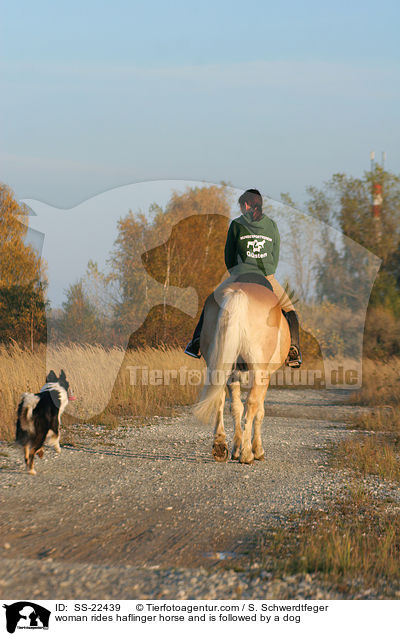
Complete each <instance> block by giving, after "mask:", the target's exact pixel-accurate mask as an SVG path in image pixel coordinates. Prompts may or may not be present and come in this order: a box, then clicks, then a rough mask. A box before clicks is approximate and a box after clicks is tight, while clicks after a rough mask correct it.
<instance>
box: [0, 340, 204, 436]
mask: <svg viewBox="0 0 400 636" xmlns="http://www.w3.org/2000/svg"><path fill="white" fill-rule="evenodd" d="M46 355H47V361H46ZM129 367H139V368H140V370H139V371H138V372H137V378H136V382H135V383H132V373H131V371H130V370H129ZM46 368H47V369H51V368H53V369H54V370H55V371H56V372H57V373H58V372H59V370H60V369H61V368H63V369H65V371H66V374H67V378H68V380H69V382H70V384H71V387H72V388H73V391H74V394H75V396H76V398H77V399H76V401H75V402H70V404H69V406H68V410H67V411H68V414H69V415H70V416H71V417H72V418H75V419H81V420H86V421H87V420H89V419H91V420H92V422H93V423H102V424H107V425H110V424H111V425H113V426H115V425H116V422H117V417H118V416H120V415H130V416H140V417H146V416H151V415H168V414H171V412H173V409H174V407H176V406H179V405H184V404H191V403H193V402H194V401H195V399H196V397H197V393H198V390H199V382H200V380H201V378H200V376H199V373H197V372H198V371H200V370H201V369H202V368H203V363H202V362H200V361H197V360H194V359H192V358H189V357H188V356H186V355H185V354H184V353H183V352H182V351H180V350H179V349H173V348H165V349H162V350H160V349H150V348H146V349H142V350H138V351H128V352H125V351H124V350H123V349H121V348H117V347H115V348H113V349H108V350H106V349H104V348H103V347H101V346H78V345H72V346H62V345H61V346H58V347H53V348H48V349H47V351H46V348H45V347H43V348H42V349H40V350H39V351H37V352H35V353H31V352H29V351H27V350H23V349H20V348H19V347H18V346H17V345H13V346H7V347H5V346H2V347H0V387H1V419H0V438H1V439H6V440H11V439H13V437H14V428H15V417H16V408H17V404H18V401H19V399H20V396H21V393H23V392H24V391H31V392H34V393H35V392H37V391H39V390H40V388H41V386H43V384H44V382H45V377H46ZM175 376H177V377H175Z"/></svg>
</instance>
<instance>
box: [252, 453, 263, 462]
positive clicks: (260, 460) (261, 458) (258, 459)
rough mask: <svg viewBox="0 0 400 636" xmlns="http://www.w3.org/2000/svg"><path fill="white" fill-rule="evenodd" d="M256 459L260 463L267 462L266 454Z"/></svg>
mask: <svg viewBox="0 0 400 636" xmlns="http://www.w3.org/2000/svg"><path fill="white" fill-rule="evenodd" d="M254 459H256V460H257V461H258V462H265V455H264V453H263V454H262V455H260V457H256V455H254Z"/></svg>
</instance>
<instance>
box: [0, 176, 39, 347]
mask: <svg viewBox="0 0 400 636" xmlns="http://www.w3.org/2000/svg"><path fill="white" fill-rule="evenodd" d="M27 222H28V210H27V208H26V207H25V206H24V205H20V204H18V202H17V201H16V200H15V197H14V194H13V192H12V191H11V190H10V188H9V187H8V186H6V185H4V184H0V339H1V340H2V341H3V342H7V341H9V340H10V339H13V340H16V341H17V342H18V343H19V344H20V345H28V346H30V347H31V348H33V345H34V343H35V342H42V341H44V340H45V339H46V316H45V309H46V299H45V290H46V281H45V277H44V264H43V262H42V260H41V258H40V256H39V255H38V254H37V253H36V251H35V250H34V249H33V247H32V246H30V245H29V244H27V243H26V242H25V239H26V234H27V229H28V228H27Z"/></svg>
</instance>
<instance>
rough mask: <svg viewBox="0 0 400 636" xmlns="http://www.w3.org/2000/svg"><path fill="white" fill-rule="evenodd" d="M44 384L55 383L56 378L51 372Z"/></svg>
mask: <svg viewBox="0 0 400 636" xmlns="http://www.w3.org/2000/svg"><path fill="white" fill-rule="evenodd" d="M46 382H57V376H56V374H55V373H54V371H53V370H51V371H50V373H49V374H48V376H47V378H46Z"/></svg>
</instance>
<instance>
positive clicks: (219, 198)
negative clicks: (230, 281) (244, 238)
mask: <svg viewBox="0 0 400 636" xmlns="http://www.w3.org/2000/svg"><path fill="white" fill-rule="evenodd" d="M229 215H230V202H229V200H228V192H227V189H226V188H225V187H224V186H204V187H202V188H188V189H187V190H186V192H184V193H183V194H179V193H173V195H172V197H171V199H170V201H169V202H168V204H167V206H166V208H165V209H164V210H163V209H162V208H160V207H159V206H158V205H153V206H152V207H151V208H150V210H149V212H148V214H147V215H144V214H142V213H141V214H133V213H132V212H130V213H129V214H128V215H127V216H126V217H125V218H124V219H121V220H120V221H119V224H118V226H119V232H118V238H117V240H116V243H115V249H114V252H113V254H112V258H111V260H110V263H111V266H112V269H113V272H114V277H115V280H116V281H117V282H118V286H119V298H118V301H117V302H116V304H115V319H116V321H120V322H121V323H122V324H123V325H124V327H125V328H126V329H129V325H132V324H134V321H135V317H136V313H137V309H138V306H139V305H140V306H141V305H142V304H143V303H146V306H147V307H148V309H149V312H150V313H149V315H148V317H147V319H146V321H145V324H144V325H143V326H142V327H141V328H140V329H139V330H138V332H137V333H136V335H134V336H133V337H132V338H131V341H130V342H131V346H137V345H139V344H145V343H147V344H152V345H155V344H161V343H170V344H172V343H174V344H178V343H181V344H182V342H184V340H185V338H187V337H188V335H189V334H190V331H191V330H192V329H193V325H194V322H195V321H194V320H193V319H191V318H190V317H188V316H187V315H186V314H185V313H183V312H180V311H179V310H174V309H172V308H171V307H170V306H169V304H168V294H169V291H170V288H171V287H177V288H180V289H182V290H184V289H187V288H190V287H193V288H195V289H196V291H197V294H198V299H199V308H198V314H199V312H200V311H201V308H202V305H203V302H204V300H205V298H206V297H207V295H208V294H210V293H211V292H212V291H213V289H214V288H215V287H216V286H217V285H218V284H219V282H220V281H221V279H222V277H223V276H224V273H225V272H226V269H225V264H224V257H223V254H224V244H225V239H226V233H227V228H228V224H229Z"/></svg>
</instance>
